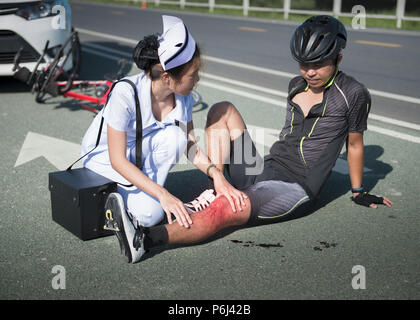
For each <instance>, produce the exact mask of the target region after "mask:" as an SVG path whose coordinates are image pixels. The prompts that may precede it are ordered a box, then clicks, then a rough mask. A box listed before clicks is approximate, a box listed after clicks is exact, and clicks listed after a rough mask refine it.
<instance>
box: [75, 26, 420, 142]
mask: <svg viewBox="0 0 420 320" xmlns="http://www.w3.org/2000/svg"><path fill="white" fill-rule="evenodd" d="M90 33H92V32H90ZM94 33H95V34H96V32H94ZM112 37H114V38H115V36H112ZM117 38H120V37H117ZM83 47H85V48H84V50H86V51H87V52H90V53H93V54H98V55H100V56H103V57H106V58H109V59H113V60H119V59H120V58H119V57H118V56H115V55H110V54H107V53H104V52H103V51H108V52H110V53H112V54H118V55H120V56H123V57H127V58H129V57H131V55H130V54H128V53H127V52H123V51H120V50H115V49H112V48H107V47H104V46H101V45H97V44H89V43H86V44H83ZM86 47H87V48H86ZM89 47H90V48H93V49H97V50H101V51H100V52H97V51H95V50H92V49H90V48H89ZM216 59H217V60H219V58H216ZM235 64H236V63H235ZM201 75H202V76H204V77H208V78H211V79H214V80H217V81H222V82H225V83H230V84H233V85H237V86H241V87H245V88H248V89H254V90H256V91H261V92H264V93H269V94H271V95H277V96H280V97H283V98H285V97H287V93H286V92H283V91H279V90H273V89H267V88H264V87H261V86H256V85H253V84H249V83H245V82H242V81H238V80H233V79H229V78H225V77H220V76H216V75H213V74H208V73H204V72H203V73H201ZM199 84H200V85H203V86H207V87H210V88H214V89H218V90H221V91H224V92H228V93H232V94H236V95H239V96H242V97H245V98H250V99H254V100H257V101H260V102H265V103H269V104H272V105H276V106H281V107H283V108H285V107H286V106H287V104H286V102H285V101H279V100H278V99H273V98H269V97H265V96H261V95H258V94H254V93H250V92H245V91H243V90H239V89H234V88H229V87H226V86H223V85H220V84H217V83H213V82H209V81H206V80H201V81H200V83H199ZM419 101H420V99H419ZM370 117H371V118H372V119H374V120H377V121H381V122H386V123H390V124H394V125H397V126H401V127H405V128H409V129H414V130H420V126H419V125H417V124H414V123H409V122H406V121H401V120H394V119H391V118H387V117H383V116H378V115H375V114H371V115H370ZM369 129H370V130H371V131H374V132H378V133H381V134H384V135H388V136H391V137H395V138H399V139H402V140H406V141H410V142H414V143H420V138H418V137H415V136H412V135H408V134H404V133H400V132H398V131H395V130H389V129H384V128H380V127H377V126H369Z"/></svg>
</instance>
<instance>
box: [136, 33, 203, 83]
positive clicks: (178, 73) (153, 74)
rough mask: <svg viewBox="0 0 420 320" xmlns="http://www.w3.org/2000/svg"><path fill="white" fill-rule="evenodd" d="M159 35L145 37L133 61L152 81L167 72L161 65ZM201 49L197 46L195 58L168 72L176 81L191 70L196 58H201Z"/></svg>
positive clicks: (138, 45)
mask: <svg viewBox="0 0 420 320" xmlns="http://www.w3.org/2000/svg"><path fill="white" fill-rule="evenodd" d="M158 36H159V35H158V34H152V35H149V36H145V37H144V38H143V40H141V41H139V43H138V44H137V45H136V47H135V48H134V51H133V60H134V63H135V64H136V65H137V67H138V68H139V69H141V70H144V72H145V73H146V74H148V75H149V76H150V78H151V79H152V80H156V79H159V78H160V77H161V75H162V73H163V72H165V71H164V70H163V68H162V66H161V65H160V61H159V55H158V48H159V41H158ZM200 55H201V53H200V49H199V47H198V45H197V44H196V46H195V52H194V55H193V57H192V58H191V60H190V61H188V62H187V63H184V64H182V65H180V66H178V67H175V68H172V69H169V70H166V72H168V73H169V74H170V75H171V76H172V77H173V78H174V79H175V80H176V81H178V80H180V79H181V77H182V76H183V75H184V74H185V72H186V71H187V70H188V69H189V67H190V66H191V64H192V63H193V62H194V61H195V59H196V58H200Z"/></svg>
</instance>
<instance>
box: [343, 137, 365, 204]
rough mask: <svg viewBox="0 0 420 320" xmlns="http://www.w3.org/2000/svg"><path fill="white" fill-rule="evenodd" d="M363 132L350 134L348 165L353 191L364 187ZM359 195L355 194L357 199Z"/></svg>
mask: <svg viewBox="0 0 420 320" xmlns="http://www.w3.org/2000/svg"><path fill="white" fill-rule="evenodd" d="M363 152H364V144H363V132H350V133H349V136H348V140H347V163H348V166H349V173H350V183H351V187H352V188H353V189H357V188H360V187H362V183H363V181H362V180H363ZM358 194H359V193H358V192H357V193H353V197H356V196H357V195H358Z"/></svg>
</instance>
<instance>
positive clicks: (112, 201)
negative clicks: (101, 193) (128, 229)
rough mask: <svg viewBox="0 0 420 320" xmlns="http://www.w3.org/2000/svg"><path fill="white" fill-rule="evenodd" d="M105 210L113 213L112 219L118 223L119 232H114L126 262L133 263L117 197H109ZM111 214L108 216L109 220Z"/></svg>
mask: <svg viewBox="0 0 420 320" xmlns="http://www.w3.org/2000/svg"><path fill="white" fill-rule="evenodd" d="M105 210H106V211H108V210H110V211H111V218H112V219H113V221H114V222H115V223H116V225H117V227H118V229H119V231H114V233H115V235H116V236H117V239H118V242H119V244H120V250H121V254H122V255H123V256H124V257H125V261H126V262H127V263H131V262H132V261H133V258H132V256H131V252H130V246H129V244H128V240H127V236H126V234H125V231H124V223H123V218H122V216H121V214H122V212H121V209H120V205H119V203H118V199H117V198H116V197H115V196H112V195H110V196H108V199H107V200H106V203H105ZM108 216H109V214H107V218H108Z"/></svg>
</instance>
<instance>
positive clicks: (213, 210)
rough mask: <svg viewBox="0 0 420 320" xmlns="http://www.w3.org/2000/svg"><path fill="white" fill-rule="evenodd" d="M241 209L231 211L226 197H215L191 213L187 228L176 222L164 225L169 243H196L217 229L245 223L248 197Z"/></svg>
mask: <svg viewBox="0 0 420 320" xmlns="http://www.w3.org/2000/svg"><path fill="white" fill-rule="evenodd" d="M245 201H246V207H245V208H244V210H243V211H238V212H233V211H232V207H231V205H230V204H229V201H228V200H227V199H226V197H224V196H221V197H218V198H217V199H215V200H214V201H213V202H212V203H211V204H210V206H209V207H208V208H206V209H204V210H201V211H198V212H196V213H193V214H192V215H191V219H192V221H193V223H192V224H191V225H190V227H189V228H188V229H186V228H185V227H181V226H179V225H178V224H174V223H173V224H170V225H166V229H167V231H168V239H169V243H184V244H187V243H196V242H200V241H203V240H205V239H207V238H208V237H210V236H212V235H214V234H215V233H217V232H218V231H220V230H222V229H224V228H227V227H231V226H238V225H243V224H245V223H246V222H247V221H248V220H249V217H250V213H251V203H250V202H249V200H248V199H246V200H245Z"/></svg>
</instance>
